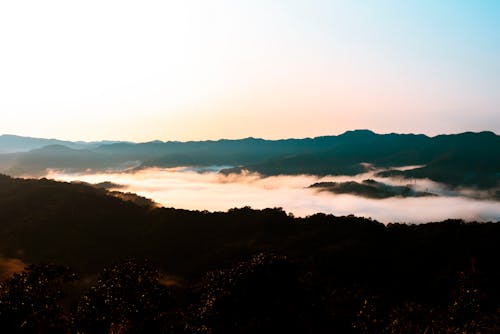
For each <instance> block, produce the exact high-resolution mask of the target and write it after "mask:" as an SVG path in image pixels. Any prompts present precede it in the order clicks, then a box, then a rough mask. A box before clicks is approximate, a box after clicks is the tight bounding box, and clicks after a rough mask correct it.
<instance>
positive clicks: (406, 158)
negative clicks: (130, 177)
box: [0, 130, 500, 188]
mask: <svg viewBox="0 0 500 334" xmlns="http://www.w3.org/2000/svg"><path fill="white" fill-rule="evenodd" d="M56 145H59V146H57V148H56V146H53V145H50V146H49V148H47V149H35V150H32V151H29V152H20V153H13V154H0V172H4V173H7V174H9V175H43V174H44V173H46V169H48V168H53V169H63V170H69V171H88V170H94V171H95V170H111V169H117V170H123V169H127V168H130V167H137V168H147V167H178V166H197V167H203V166H213V165H217V166H222V165H225V166H227V165H229V166H235V167H234V168H228V169H225V170H223V171H222V172H223V173H233V172H241V171H242V170H249V171H252V172H258V173H260V174H263V175H279V174H316V175H341V174H342V175H355V174H359V173H362V172H364V171H366V168H367V167H366V166H367V165H366V164H371V165H372V166H373V167H380V168H386V169H387V168H392V171H390V172H388V173H390V174H391V175H397V176H401V177H409V178H413V177H417V178H430V179H432V180H434V181H438V182H443V183H446V184H448V185H450V186H467V187H480V188H495V187H497V186H498V183H499V181H500V155H499V154H498V152H500V136H498V135H496V134H494V133H493V132H479V133H473V132H466V133H461V134H454V135H440V136H435V137H428V136H425V135H414V134H395V133H391V134H376V133H374V132H372V131H369V130H356V131H348V132H345V133H343V134H341V135H338V136H323V137H316V138H304V139H284V140H264V139H257V138H245V139H239V140H224V139H223V140H217V141H190V142H175V141H171V142H161V141H153V142H147V143H130V142H119V143H101V144H95V146H91V147H89V148H81V147H79V148H76V149H75V148H72V147H70V146H67V145H63V146H66V149H62V148H61V144H56ZM72 145H76V144H75V143H73V144H72ZM416 165H418V166H423V167H419V168H414V169H411V170H398V167H404V166H416ZM386 175H389V174H386Z"/></svg>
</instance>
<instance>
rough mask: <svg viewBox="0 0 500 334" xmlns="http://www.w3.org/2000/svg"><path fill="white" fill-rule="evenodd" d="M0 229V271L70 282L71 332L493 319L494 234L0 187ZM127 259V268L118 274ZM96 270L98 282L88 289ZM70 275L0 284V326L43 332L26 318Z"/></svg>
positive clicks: (33, 183) (15, 183)
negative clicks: (168, 291) (74, 301)
mask: <svg viewBox="0 0 500 334" xmlns="http://www.w3.org/2000/svg"><path fill="white" fill-rule="evenodd" d="M0 217H2V220H1V221H0V241H1V242H0V254H1V255H2V257H1V258H0V262H1V263H0V264H1V265H0V269H5V268H10V269H11V270H13V269H12V268H13V267H14V268H15V267H20V266H22V265H23V264H25V263H28V264H29V263H47V262H51V263H58V264H64V265H70V266H72V267H73V270H76V271H78V272H80V273H81V274H82V275H83V276H82V280H81V281H80V282H79V283H78V284H77V285H76V286H75V285H71V286H70V287H67V288H66V290H65V291H67V289H70V291H73V292H72V294H75V295H76V296H75V297H74V298H79V300H80V301H79V302H78V303H79V304H78V308H77V309H76V311H74V313H73V314H74V316H75V319H78V321H79V322H78V323H77V324H76V325H78V326H83V328H87V329H86V330H83V332H89V333H90V332H96V331H95V330H94V329H92V330H91V329H89V328H94V327H92V326H97V328H101V327H99V326H107V327H105V328H108V329H109V326H113V323H112V322H113V321H112V320H108V321H106V320H105V319H104V318H103V317H105V316H106V317H108V316H109V317H118V318H116V319H122V318H120V316H121V315H123V314H125V315H126V318H125V320H123V319H122V320H119V321H125V323H124V326H146V325H147V324H146V323H144V322H143V320H144V319H145V318H144V317H146V316H148V317H149V316H153V315H154V317H153V318H151V319H152V320H151V321H153V322H152V323H149V325H148V326H150V325H153V324H155V325H159V324H161V325H162V326H170V327H169V328H171V326H174V325H175V324H177V325H179V326H180V327H179V328H178V329H177V331H173V329H170V331H172V332H175V333H189V332H192V328H191V327H186V326H195V327H196V328H207V326H208V328H219V329H218V331H217V332H220V333H234V332H235V328H241V326H245V327H246V328H250V329H249V332H252V333H253V332H266V331H262V328H268V326H270V327H271V328H274V329H273V330H269V331H267V332H275V330H276V328H284V327H283V326H291V327H290V331H289V332H294V333H295V332H296V333H305V332H308V331H307V329H306V328H303V327H300V326H304V324H308V323H309V322H308V321H312V323H314V326H313V327H310V326H308V327H307V328H309V329H311V330H313V332H315V333H323V332H324V333H327V332H331V330H332V329H334V330H336V331H339V332H343V333H360V332H363V331H362V330H359V326H367V327H366V328H369V329H370V330H371V331H373V332H385V330H382V329H384V328H385V327H383V328H380V326H388V327H387V328H393V326H396V325H397V324H399V325H397V326H396V327H398V326H403V324H404V326H405V328H406V327H407V326H409V328H413V327H414V326H417V325H416V324H418V326H424V328H425V326H427V327H428V326H431V325H430V324H433V325H432V326H434V327H433V328H438V329H439V328H440V329H443V328H445V327H446V328H448V327H449V328H452V327H453V326H461V327H457V328H465V327H463V326H466V327H467V326H473V327H467V328H476V329H477V328H488V329H491V328H494V327H493V326H494V324H495V321H496V320H491V319H497V318H498V315H497V314H496V313H495V312H496V311H495V310H496V309H497V308H498V307H500V287H499V286H498V280H499V279H500V269H499V267H498V265H497V262H498V261H497V260H498V255H499V254H500V225H499V224H498V223H493V222H492V223H464V222H462V221H445V222H437V223H428V224H422V225H406V224H389V225H383V224H380V223H378V222H376V221H373V220H370V219H365V218H361V217H354V216H346V217H336V216H333V215H324V214H316V215H313V216H310V217H306V218H294V217H293V216H290V215H287V214H286V213H285V212H283V211H282V210H281V209H279V208H275V209H265V210H253V209H251V208H248V207H246V208H240V209H232V210H229V211H228V212H207V211H186V210H176V209H169V208H156V207H152V206H141V205H137V204H134V202H133V201H124V200H122V199H120V198H117V197H116V196H115V195H113V194H112V193H109V192H108V191H106V190H105V189H102V188H99V187H96V186H91V185H86V184H70V183H61V182H55V181H50V180H46V179H41V180H33V179H13V178H11V177H8V176H1V175H0ZM258 254H264V255H258ZM265 254H271V255H265ZM272 254H277V255H272ZM126 258H135V259H137V261H139V264H134V263H132V264H130V263H129V262H125V264H123V265H120V264H118V263H120V259H126ZM145 258H148V259H150V261H151V262H152V263H156V264H158V266H159V270H160V271H161V272H162V273H164V274H168V275H167V276H165V277H167V278H168V282H170V283H162V284H159V283H158V282H159V281H158V274H156V273H157V271H156V270H155V269H150V266H149V265H143V264H140V263H143V261H144V260H142V259H145ZM117 261H118V262H117ZM113 263H114V264H113ZM146 263H150V262H146ZM103 267H107V268H108V269H107V270H106V271H103V272H102V273H101V274H100V276H99V279H98V280H96V279H95V278H92V277H95V276H94V275H96V274H97V273H99V272H101V271H102V268H103ZM207 272H208V274H207ZM0 274H2V273H0ZM3 274H5V273H3ZM60 275H63V276H60ZM0 276H1V275H0ZM58 277H61V278H58ZM74 277H75V276H74V275H73V276H72V275H71V274H69V273H68V269H65V267H64V268H62V269H58V267H52V266H47V265H42V266H34V267H33V266H31V267H29V268H28V271H26V272H25V273H24V274H22V275H20V276H14V277H13V278H12V280H9V281H6V282H5V283H0V302H1V303H0V310H2V312H0V323H2V324H3V325H2V326H19V325H21V324H23V323H25V322H26V321H28V320H25V319H29V321H28V322H27V324H28V325H29V326H35V328H38V327H37V326H46V325H47V324H46V323H44V321H45V320H44V319H53V317H54V316H55V315H53V314H52V313H50V314H47V313H44V314H46V317H47V318H45V316H44V317H37V316H36V315H37V314H40V313H39V312H42V311H41V310H45V311H43V312H48V311H49V310H50V311H51V312H52V311H53V312H56V314H60V312H62V311H61V308H58V307H59V306H57V307H56V305H59V304H55V300H59V299H60V298H61V292H60V291H61V290H59V289H60V287H59V285H60V284H63V283H64V282H65V281H66V280H68V279H73V280H74V279H75V278H74ZM61 280H62V281H61ZM61 282H63V283H61ZM89 282H90V283H89ZM165 282H166V281H165ZM89 284H93V286H92V287H90V289H89V290H88V291H87V292H85V295H83V296H81V294H82V292H78V291H82V289H85V287H86V286H88V285H89ZM165 284H168V286H171V284H174V287H175V286H176V287H177V288H176V290H173V291H172V295H169V296H172V297H168V298H170V299H165V300H164V301H168V303H169V304H168V306H161V305H162V304H158V303H160V302H161V300H160V301H158V300H156V299H154V298H153V297H154V296H158V293H159V291H163V290H164V289H165ZM471 287H473V288H471ZM38 291H42V292H43V293H38ZM53 294H56V295H55V296H56V297H53V296H54V295H53ZM79 294H80V295H79ZM50 298H54V299H50ZM144 298H147V299H144ZM150 298H153V299H150ZM165 298H167V296H165ZM172 298H174V299H172ZM48 299H50V300H51V302H48V301H47V300H48ZM105 300H108V301H110V300H113V301H115V302H113V303H112V304H109V303H107V302H104V301H105ZM146 300H147V302H146ZM138 301H139V302H138ZM141 301H144V302H141ZM153 301H155V302H154V303H153ZM23 303H24V304H23ZM26 303H28V304H26ZM66 303H70V302H66ZM150 303H152V304H150ZM25 304H26V305H32V307H33V308H34V309H33V310H31V309H27V310H26V308H25V307H24V306H22V305H25ZM46 305H51V308H47V307H46ZM61 305H62V306H63V305H67V304H64V303H63V304H61ZM266 305H269V308H267V306H266ZM278 305H280V306H278ZM448 305H451V306H448ZM62 306H60V307H62ZM146 306H147V307H146ZM23 307H24V308H23ZM38 307H40V308H41V309H40V310H39V309H38ZM52 307H55V309H53V308H52ZM66 307H67V308H68V306H66ZM165 307H166V308H165ZM276 307H278V309H276ZM136 308H137V310H138V311H134V310H136ZM68 310H74V309H73V308H68ZM129 310H131V311H129ZM276 310H279V311H280V312H279V313H276ZM425 310H427V311H425ZM23 312H25V313H23ZM57 312H59V313H57ZM68 312H69V311H68ZM96 312H97V313H96ZM123 312H125V313H123ZM135 312H140V313H137V314H139V315H140V316H139V317H137V314H136V313H135ZM144 312H145V313H144ZM158 312H160V313H161V316H160V315H158V314H159V313H158ZM213 312H215V313H213ZM9 314H10V315H9ZM280 314H281V315H280ZM365 314H366V315H365ZM6 315H9V316H6ZM449 315H453V316H454V317H455V316H458V317H459V318H456V319H455V320H453V319H452V320H449ZM281 316H283V317H284V318H280V317H281ZM309 316H311V317H312V318H308V317H309ZM18 317H20V318H18ZM23 317H27V318H23ZM61 317H62V318H60V317H59V316H57V319H62V320H64V319H66V320H64V321H63V324H64V326H63V327H64V328H63V330H61V331H59V332H61V333H67V332H68V330H67V328H68V327H67V326H73V325H74V324H73V325H71V323H70V322H68V321H67V319H70V318H71V317H73V316H71V317H69V318H68V315H64V314H63V315H62V316H61ZM235 317H236V318H235ZM302 317H307V318H302ZM373 317H377V319H381V320H379V321H378V322H372V320H371V319H373ZM413 317H416V318H413ZM71 319H72V318H71ZM112 319H115V318H112ZM148 319H149V318H148ZM235 319H237V320H235ZM289 319H296V320H297V321H296V322H293V321H292V322H290V321H289ZM305 319H310V320H305ZM391 319H392V320H391ZM418 319H420V320H418ZM478 319H482V320H480V321H482V322H478V321H479V320H478ZM488 319H489V320H488ZM393 320H398V322H397V323H394V322H393ZM47 321H52V320H47ZM116 321H118V320H116ZM235 321H236V322H235ZM283 321H284V322H283ZM450 321H451V322H450ZM37 324H38V325H37ZM44 324H45V325H44ZM293 324H295V325H293ZM471 324H472V325H471ZM49 325H55V324H54V323H49ZM115 325H116V324H115ZM23 326H24V325H23ZM61 326H62V325H61ZM89 326H90V327H89ZM197 326H198V327H197ZM234 326H236V327H234ZM276 326H277V327H276ZM294 326H299V327H294ZM391 326H392V327H391ZM450 326H451V327H450ZM479 326H483V327H479ZM485 326H486V327H485ZM8 328H10V327H8ZM14 328H18V327H14ZM141 328H143V327H141ZM252 328H253V329H252ZM259 328H261V330H258V329H259ZM287 328H288V327H287ZM363 328H364V327H363ZM398 328H399V327H398ZM108 329H107V330H100V331H99V332H103V333H105V332H106V333H107V332H109V331H108ZM399 331H400V330H399ZM45 332H51V331H50V330H49V331H45ZM75 332H76V331H75ZM79 332H82V330H80V331H79ZM132 332H135V330H132V329H130V330H129V331H127V333H132ZM148 332H159V333H161V332H165V329H163V330H151V329H150V330H149V331H148ZM365 332H366V331H365ZM387 332H390V331H387ZM404 332H407V330H405V331H404ZM410 332H411V331H410Z"/></svg>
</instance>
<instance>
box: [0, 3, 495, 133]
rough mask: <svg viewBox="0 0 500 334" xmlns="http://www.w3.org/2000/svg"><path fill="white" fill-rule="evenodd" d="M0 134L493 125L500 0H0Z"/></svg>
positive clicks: (443, 129)
mask: <svg viewBox="0 0 500 334" xmlns="http://www.w3.org/2000/svg"><path fill="white" fill-rule="evenodd" d="M0 116H1V118H0V134H2V133H4V134H5V133H10V134H18V135H28V136H35V137H51V138H54V137H55V138H61V139H70V140H100V139H121V140H133V141H147V140H153V139H160V140H192V139H195V140H196V139H217V138H242V137H248V136H254V137H263V138H286V137H309V136H311V137H312V136H319V135H327V134H338V133H341V132H344V131H346V130H351V129H360V128H368V129H372V130H374V131H377V132H381V133H385V132H402V133H408V132H413V133H426V134H430V135H434V134H438V133H455V132H462V131H468V130H471V131H481V130H492V131H495V132H496V133H500V1H497V0H474V1H464V0H440V1H436V0H418V1H417V0H408V1H404V0H392V1H390V0H379V1H375V0H366V1H358V0H345V1H335V0H300V1H299V0H249V1H246V0H233V1H229V0H228V1H222V0H200V1H192V0H179V1H167V0H163V1H144V0H142V1H124V0H120V1H106V0H99V1H89V0H87V1H70V0H64V1H50V0H49V1H23V0H16V1H2V2H0Z"/></svg>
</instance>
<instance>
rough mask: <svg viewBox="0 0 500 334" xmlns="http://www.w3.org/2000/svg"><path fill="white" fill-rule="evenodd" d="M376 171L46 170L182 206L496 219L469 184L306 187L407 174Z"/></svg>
mask: <svg viewBox="0 0 500 334" xmlns="http://www.w3.org/2000/svg"><path fill="white" fill-rule="evenodd" d="M374 174H375V171H373V172H369V173H365V174H360V175H356V176H354V177H352V176H328V177H317V176H311V175H298V176H289V175H284V176H272V177H262V176H260V175H259V174H254V173H243V174H230V175H223V174H220V173H218V172H217V168H216V167H214V168H205V169H203V170H202V171H201V172H200V171H199V170H197V169H196V168H169V169H159V168H150V169H146V170H141V171H137V172H127V173H98V174H67V173H64V172H57V171H51V172H49V173H48V175H47V178H51V179H56V180H61V181H76V180H78V181H84V182H88V183H100V182H104V181H111V182H113V183H117V184H120V185H124V186H125V187H123V188H120V189H117V190H119V191H128V192H133V193H136V194H138V195H141V196H144V197H148V198H151V199H152V200H154V201H155V202H157V203H159V204H161V205H163V206H165V207H174V208H181V209H196V210H209V211H226V210H228V209H230V208H234V207H242V206H251V207H252V208H256V209H262V208H269V207H282V208H284V209H285V210H286V211H287V212H291V213H293V214H294V215H296V216H306V215H311V214H314V213H317V212H324V213H332V214H335V215H349V214H354V215H357V216H364V217H371V218H373V219H376V220H378V221H381V222H384V223H389V222H411V223H422V222H430V221H441V220H444V219H447V218H461V219H464V220H468V221H469V220H478V221H498V220H500V202H498V201H497V202H495V201H492V200H485V199H475V198H471V196H480V195H481V194H480V193H479V192H475V191H473V190H470V189H469V190H463V191H460V192H458V191H450V190H448V189H446V187H444V186H442V185H440V184H437V183H435V182H432V181H429V180H416V181H412V183H414V184H413V187H414V189H415V190H419V191H428V192H432V193H434V194H438V195H440V196H431V197H408V198H389V199H368V198H364V197H360V196H354V195H344V194H342V195H337V194H332V193H329V192H326V191H318V190H315V189H308V188H307V187H308V186H310V185H311V184H313V183H315V182H328V181H335V182H344V181H351V180H354V181H358V182H361V181H362V180H365V179H367V178H372V179H375V180H377V181H380V182H385V183H388V184H391V185H406V184H407V183H408V182H409V181H408V180H401V179H390V178H380V177H375V176H374Z"/></svg>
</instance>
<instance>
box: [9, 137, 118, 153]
mask: <svg viewBox="0 0 500 334" xmlns="http://www.w3.org/2000/svg"><path fill="white" fill-rule="evenodd" d="M111 143H115V142H114V141H99V142H83V141H77V142H72V141H65V140H58V139H44V138H32V137H21V136H15V135H1V136H0V153H16V152H28V151H31V150H34V149H39V148H42V147H45V146H50V145H63V146H66V147H69V148H73V149H83V148H95V147H97V146H99V145H103V144H111Z"/></svg>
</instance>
